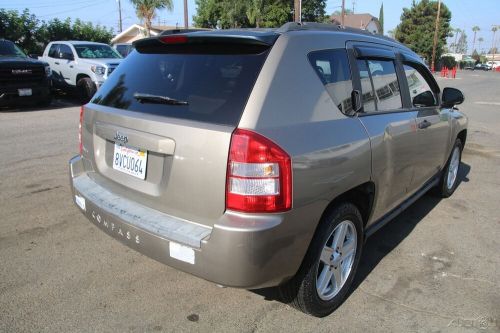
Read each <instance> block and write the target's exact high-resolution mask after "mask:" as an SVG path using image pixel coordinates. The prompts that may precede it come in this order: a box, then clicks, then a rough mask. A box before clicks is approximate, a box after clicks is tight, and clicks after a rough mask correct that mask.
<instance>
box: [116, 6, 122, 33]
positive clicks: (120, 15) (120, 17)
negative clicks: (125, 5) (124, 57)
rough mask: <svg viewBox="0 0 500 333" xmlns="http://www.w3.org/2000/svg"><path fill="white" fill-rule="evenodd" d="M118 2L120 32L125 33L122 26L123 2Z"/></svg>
mask: <svg viewBox="0 0 500 333" xmlns="http://www.w3.org/2000/svg"><path fill="white" fill-rule="evenodd" d="M116 1H117V2H118V32H122V31H123V26H122V3H121V0H116Z"/></svg>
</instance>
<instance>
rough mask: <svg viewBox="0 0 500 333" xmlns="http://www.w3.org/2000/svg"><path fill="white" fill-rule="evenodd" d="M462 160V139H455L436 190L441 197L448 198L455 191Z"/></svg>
mask: <svg viewBox="0 0 500 333" xmlns="http://www.w3.org/2000/svg"><path fill="white" fill-rule="evenodd" d="M461 160H462V141H460V139H456V140H455V145H454V146H453V149H452V150H451V154H450V157H449V159H448V162H447V163H446V167H445V168H444V170H443V173H442V175H441V180H440V182H439V185H438V188H437V192H438V195H439V196H441V197H443V198H448V197H449V196H451V195H452V194H453V192H455V189H456V188H457V185H458V172H459V170H460V161H461Z"/></svg>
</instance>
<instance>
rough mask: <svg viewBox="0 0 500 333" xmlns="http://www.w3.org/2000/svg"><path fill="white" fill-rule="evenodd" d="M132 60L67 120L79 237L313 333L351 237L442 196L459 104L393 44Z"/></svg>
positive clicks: (258, 48) (349, 262) (326, 31)
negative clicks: (259, 296) (242, 299)
mask: <svg viewBox="0 0 500 333" xmlns="http://www.w3.org/2000/svg"><path fill="white" fill-rule="evenodd" d="M135 49H136V50H135V51H133V52H132V53H131V54H130V55H129V56H128V57H127V58H126V59H125V60H124V61H123V63H122V64H121V65H120V66H119V67H118V68H117V69H116V71H115V72H114V73H113V75H112V76H111V77H110V78H108V80H106V82H105V83H104V85H103V86H102V87H101V88H100V89H99V90H98V91H97V93H96V94H95V96H94V98H93V99H92V101H91V102H90V103H89V104H87V105H85V106H84V107H83V108H82V112H81V122H80V124H81V127H80V132H81V133H80V135H81V144H80V154H79V155H78V156H76V157H74V158H73V159H72V160H71V161H70V175H71V185H72V188H73V196H74V200H75V202H76V204H77V205H78V206H79V208H80V209H81V211H82V212H83V213H84V214H85V215H86V216H87V218H88V219H89V220H90V221H91V222H92V223H94V224H95V225H96V226H97V227H99V228H101V229H102V230H104V231H105V232H106V233H107V234H109V235H110V236H112V237H114V238H116V239H118V240H120V241H121V242H123V243H124V244H126V245H128V246H130V247H131V248H133V249H136V250H137V251H139V252H141V253H143V254H145V255H147V256H149V257H151V258H154V259H156V260H158V261H160V262H162V263H165V264H167V265H169V266H172V267H175V268H177V269H180V270H182V271H185V272H188V273H191V274H193V275H196V276H199V277H201V278H203V279H206V280H208V281H212V282H214V283H217V284H220V285H224V286H230V287H238V288H247V289H254V288H262V287H271V286H277V287H278V288H279V290H280V293H281V295H282V297H283V299H284V300H285V301H287V302H289V303H291V304H293V305H295V306H296V307H297V308H299V309H300V310H302V311H304V312H306V313H309V314H312V315H315V316H325V315H328V314H329V313H331V312H332V311H333V310H334V309H335V308H336V307H337V306H338V305H339V304H340V303H341V302H342V300H343V299H344V298H345V296H346V294H347V292H348V289H349V286H350V285H351V282H352V280H353V277H354V274H355V271H356V267H357V265H358V263H359V259H360V256H361V250H362V246H363V243H364V240H365V237H367V236H369V235H370V234H372V233H373V232H375V231H376V230H377V229H379V228H380V227H381V226H382V225H384V224H385V223H386V222H388V221H389V220H391V219H392V218H393V217H394V216H396V215H397V214H398V213H400V212H401V211H402V210H403V209H405V208H406V207H408V206H409V205H410V204H411V203H413V202H414V201H415V200H416V199H417V198H418V197H420V196H421V195H423V194H424V193H425V192H427V191H428V190H429V189H431V188H435V189H436V192H437V193H439V194H440V195H442V196H444V197H446V196H449V195H451V194H452V193H453V191H454V190H455V188H456V186H457V175H458V170H459V167H460V158H461V152H462V148H463V146H464V144H465V140H466V136H467V129H466V128H467V118H466V117H465V116H464V115H463V114H462V113H460V112H458V111H457V110H456V109H455V105H457V104H460V103H461V102H462V101H463V95H462V93H461V92H460V91H458V90H456V89H453V88H445V89H444V90H443V92H441V91H440V89H439V87H438V85H437V84H436V81H435V80H434V78H433V76H432V74H431V73H430V72H429V71H428V69H427V67H426V66H425V64H424V63H423V62H422V61H421V59H420V58H419V57H418V56H416V55H415V53H413V52H412V51H411V50H409V49H408V48H407V47H405V46H403V45H401V44H399V43H397V42H395V41H393V40H390V39H387V38H384V37H381V36H377V35H373V34H370V33H367V32H363V31H361V30H354V29H347V28H343V27H337V26H333V25H321V24H303V25H299V24H295V23H292V24H287V25H285V26H284V27H282V28H280V29H277V30H226V31H224V30H221V31H202V32H195V33H186V34H184V33H183V34H172V35H168V36H159V37H154V38H148V39H144V40H140V41H137V42H135Z"/></svg>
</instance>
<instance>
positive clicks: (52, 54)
mask: <svg viewBox="0 0 500 333" xmlns="http://www.w3.org/2000/svg"><path fill="white" fill-rule="evenodd" d="M58 49H59V44H52V45H51V46H50V49H49V54H48V55H49V57H51V58H56V59H58V58H59V54H58Z"/></svg>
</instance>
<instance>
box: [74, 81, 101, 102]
mask: <svg viewBox="0 0 500 333" xmlns="http://www.w3.org/2000/svg"><path fill="white" fill-rule="evenodd" d="M76 90H77V93H78V98H79V99H80V102H81V103H82V104H86V103H88V102H89V101H90V99H91V98H92V96H94V94H95V92H96V90H97V88H96V86H95V83H94V82H92V80H91V79H90V78H88V77H84V78H81V79H80V80H78V82H77V83H76Z"/></svg>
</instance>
